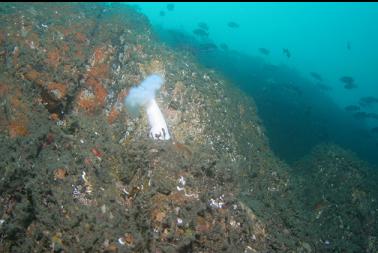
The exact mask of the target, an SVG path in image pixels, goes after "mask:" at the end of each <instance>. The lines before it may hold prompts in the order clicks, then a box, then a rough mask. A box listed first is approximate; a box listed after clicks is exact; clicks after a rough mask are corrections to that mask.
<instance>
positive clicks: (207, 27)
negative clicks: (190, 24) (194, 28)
mask: <svg viewBox="0 0 378 253" xmlns="http://www.w3.org/2000/svg"><path fill="white" fill-rule="evenodd" d="M198 27H199V28H201V29H202V30H205V31H208V30H209V26H208V25H207V24H206V23H205V22H200V23H198Z"/></svg>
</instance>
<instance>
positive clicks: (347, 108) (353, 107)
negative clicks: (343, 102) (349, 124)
mask: <svg viewBox="0 0 378 253" xmlns="http://www.w3.org/2000/svg"><path fill="white" fill-rule="evenodd" d="M344 109H345V111H348V112H355V111H359V110H360V107H359V106H358V105H348V106H345V108H344Z"/></svg>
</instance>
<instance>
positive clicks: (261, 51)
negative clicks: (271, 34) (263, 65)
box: [259, 47, 270, 55]
mask: <svg viewBox="0 0 378 253" xmlns="http://www.w3.org/2000/svg"><path fill="white" fill-rule="evenodd" d="M259 52H260V53H261V54H263V55H269V54H270V51H269V50H268V49H266V48H262V47H261V48H259Z"/></svg>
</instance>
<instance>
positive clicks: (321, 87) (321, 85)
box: [318, 83, 332, 91]
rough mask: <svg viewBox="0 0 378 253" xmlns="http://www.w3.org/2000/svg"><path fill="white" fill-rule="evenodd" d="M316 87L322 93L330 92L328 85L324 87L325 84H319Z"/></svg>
mask: <svg viewBox="0 0 378 253" xmlns="http://www.w3.org/2000/svg"><path fill="white" fill-rule="evenodd" d="M318 87H319V88H320V89H321V90H322V91H330V90H332V88H331V87H330V86H329V85H326V84H323V83H319V84H318Z"/></svg>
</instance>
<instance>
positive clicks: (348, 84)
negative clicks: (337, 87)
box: [340, 76, 357, 89]
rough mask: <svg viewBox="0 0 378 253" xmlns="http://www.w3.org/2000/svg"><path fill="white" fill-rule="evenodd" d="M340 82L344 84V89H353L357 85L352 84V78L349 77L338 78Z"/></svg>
mask: <svg viewBox="0 0 378 253" xmlns="http://www.w3.org/2000/svg"><path fill="white" fill-rule="evenodd" d="M340 81H341V82H343V83H344V84H345V85H344V88H345V89H353V88H356V87H357V85H356V84H355V83H354V78H353V77H351V76H343V77H341V78H340Z"/></svg>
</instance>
